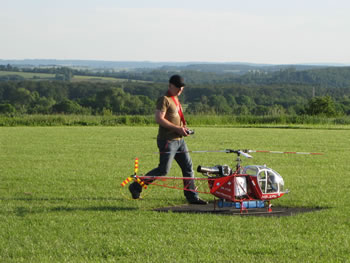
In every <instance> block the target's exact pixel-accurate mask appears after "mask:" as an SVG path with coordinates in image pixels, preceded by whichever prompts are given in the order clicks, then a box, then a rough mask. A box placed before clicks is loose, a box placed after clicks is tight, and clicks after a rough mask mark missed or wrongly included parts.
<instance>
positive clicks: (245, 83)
mask: <svg viewBox="0 0 350 263" xmlns="http://www.w3.org/2000/svg"><path fill="white" fill-rule="evenodd" d="M172 74H181V75H182V76H183V77H184V78H185V82H186V89H185V90H184V93H183V96H182V97H181V100H182V104H183V106H184V110H185V111H186V113H187V114H192V115H203V114H204V115H233V116H274V117H278V118H281V117H283V118H282V119H284V120H285V118H286V116H288V117H293V116H316V117H325V118H341V119H342V120H341V121H340V122H343V123H347V122H348V121H347V120H345V119H344V118H347V116H348V115H350V67H345V66H334V65H332V66H331V65H266V64H250V63H191V62H187V63H185V62H183V63H176V62H169V63H165V62H164V63H160V62H159V63H158V62H106V61H82V60H0V113H3V114H16V115H18V114H44V115H49V114H83V115H106V114H107V115H149V114H152V113H153V111H154V107H155V101H156V99H157V98H158V97H159V96H161V95H162V94H163V93H164V91H165V89H166V87H167V82H168V79H169V77H170V76H171V75H172ZM294 119H295V118H294ZM272 121H274V122H275V121H276V120H272Z"/></svg>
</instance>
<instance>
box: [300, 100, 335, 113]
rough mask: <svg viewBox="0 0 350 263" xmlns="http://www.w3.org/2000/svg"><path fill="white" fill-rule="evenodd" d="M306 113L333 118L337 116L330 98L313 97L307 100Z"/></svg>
mask: <svg viewBox="0 0 350 263" xmlns="http://www.w3.org/2000/svg"><path fill="white" fill-rule="evenodd" d="M306 113H307V114H309V115H325V116H327V117H334V116H336V115H337V111H336V109H335V104H334V101H333V99H332V98H331V96H322V97H314V98H312V99H311V100H309V103H308V107H307V108H306Z"/></svg>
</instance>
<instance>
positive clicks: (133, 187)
mask: <svg viewBox="0 0 350 263" xmlns="http://www.w3.org/2000/svg"><path fill="white" fill-rule="evenodd" d="M129 191H130V193H131V196H132V198H133V199H139V198H140V194H141V192H142V186H141V185H140V184H139V183H136V182H133V183H132V184H130V185H129Z"/></svg>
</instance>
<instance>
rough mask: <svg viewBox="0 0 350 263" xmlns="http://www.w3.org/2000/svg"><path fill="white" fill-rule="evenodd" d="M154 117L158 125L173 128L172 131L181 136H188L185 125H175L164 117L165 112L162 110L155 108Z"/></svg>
mask: <svg viewBox="0 0 350 263" xmlns="http://www.w3.org/2000/svg"><path fill="white" fill-rule="evenodd" d="M155 118H156V122H157V123H158V124H159V125H160V126H162V127H164V128H166V129H169V130H173V131H174V132H176V133H178V134H180V135H182V136H188V134H187V133H186V128H185V127H181V126H177V125H175V124H173V123H171V122H170V121H168V120H167V119H165V112H164V111H160V110H156V113H155Z"/></svg>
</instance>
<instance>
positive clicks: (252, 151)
mask: <svg viewBox="0 0 350 263" xmlns="http://www.w3.org/2000/svg"><path fill="white" fill-rule="evenodd" d="M247 152H249V153H281V154H309V155H323V153H310V152H281V151H260V150H247Z"/></svg>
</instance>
